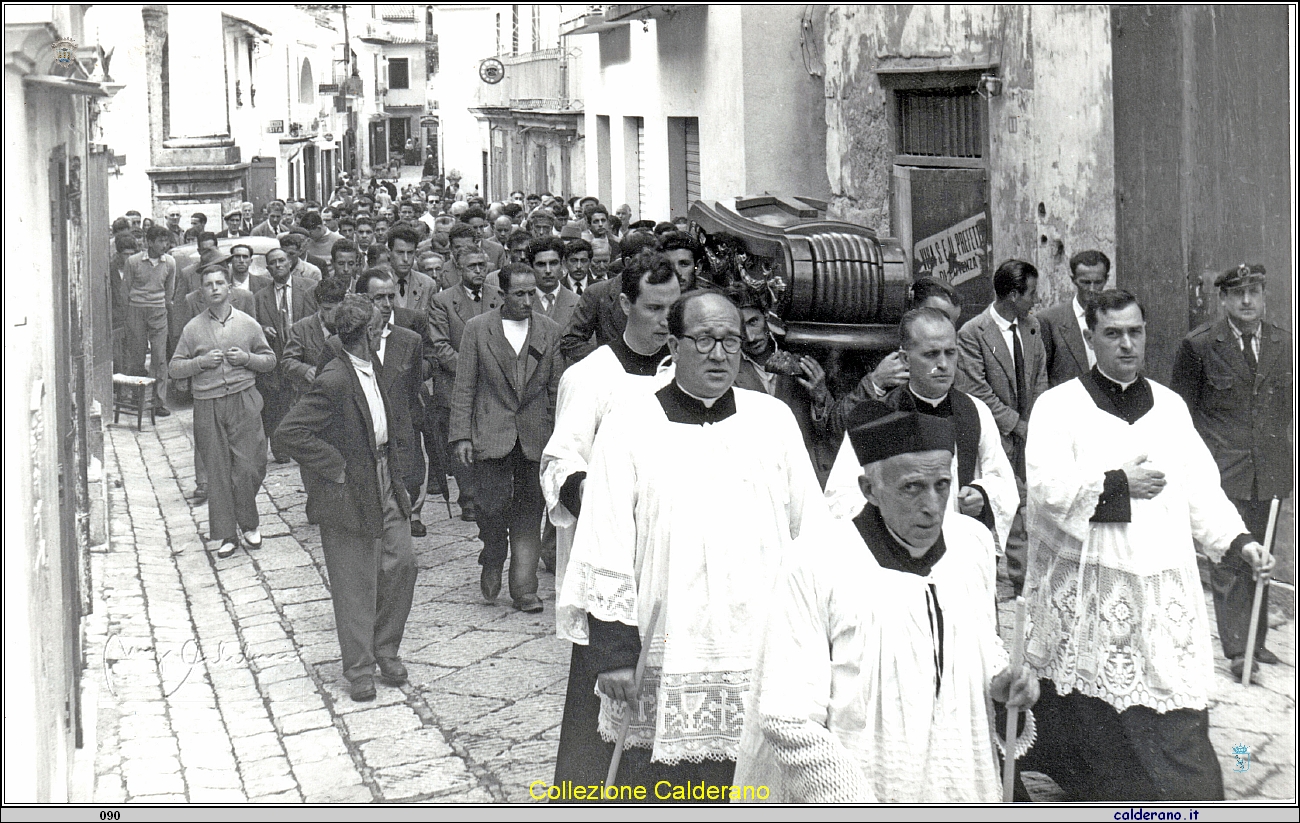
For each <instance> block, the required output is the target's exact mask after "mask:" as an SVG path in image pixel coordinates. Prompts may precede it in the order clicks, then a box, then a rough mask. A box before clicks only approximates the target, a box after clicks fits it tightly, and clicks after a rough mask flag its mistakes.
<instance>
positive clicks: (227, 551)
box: [217, 540, 239, 560]
mask: <svg viewBox="0 0 1300 823" xmlns="http://www.w3.org/2000/svg"><path fill="white" fill-rule="evenodd" d="M237 548H239V544H238V543H237V542H235V541H234V540H223V541H221V546H220V548H218V549H217V557H220V558H221V559H223V560H224V559H225V558H227V557H234V556H235V549H237Z"/></svg>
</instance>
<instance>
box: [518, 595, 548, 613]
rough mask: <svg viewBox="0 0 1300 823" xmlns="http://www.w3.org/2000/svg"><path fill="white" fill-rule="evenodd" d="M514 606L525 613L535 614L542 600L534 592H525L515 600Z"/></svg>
mask: <svg viewBox="0 0 1300 823" xmlns="http://www.w3.org/2000/svg"><path fill="white" fill-rule="evenodd" d="M515 608H516V609H518V610H519V611H521V612H524V613H525V614H537V613H538V612H540V611H541V610H542V600H541V598H540V597H538V596H537V595H535V594H526V595H524V596H523V597H521V598H519V599H518V600H516V601H515Z"/></svg>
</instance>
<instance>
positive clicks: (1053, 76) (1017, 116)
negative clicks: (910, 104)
mask: <svg viewBox="0 0 1300 823" xmlns="http://www.w3.org/2000/svg"><path fill="white" fill-rule="evenodd" d="M824 32H825V34H824V38H823V43H824V47H825V53H824V59H825V62H826V122H827V134H826V171H827V176H828V177H829V179H830V185H831V191H832V201H833V209H834V211H835V213H836V214H838V215H839V216H841V217H842V218H844V219H847V220H851V221H853V222H857V223H862V224H865V225H868V226H870V227H872V228H874V229H876V230H877V231H880V232H882V233H885V234H888V233H890V218H891V215H890V173H891V169H892V164H893V157H894V152H895V147H894V135H893V132H892V126H891V119H890V117H891V115H890V110H889V107H890V105H891V104H892V98H891V95H890V94H889V93H888V92H887V91H883V90H882V89H881V87H880V82H879V75H878V73H877V69H878V68H879V67H882V66H888V67H891V68H896V69H901V68H907V67H918V68H919V67H931V66H936V65H939V66H943V67H945V68H946V67H951V68H954V69H960V68H962V67H965V66H979V65H987V64H990V63H996V64H998V65H999V68H998V70H997V74H998V75H999V76H1000V77H1001V78H1002V80H1003V92H1002V95H1001V96H999V97H995V98H991V99H990V101H989V105H988V132H989V151H988V180H989V199H990V215H989V217H990V233H991V242H992V246H993V259H994V261H995V263H996V262H1000V261H1002V260H1005V259H1007V258H1010V257H1019V258H1021V259H1025V260H1029V261H1030V262H1033V263H1034V264H1035V265H1036V266H1038V268H1039V271H1040V272H1041V273H1042V274H1043V275H1044V276H1043V278H1042V280H1041V282H1040V283H1039V300H1040V304H1041V305H1050V304H1052V303H1055V302H1058V301H1060V300H1063V299H1065V298H1067V297H1069V296H1070V295H1071V294H1072V293H1073V287H1072V286H1071V285H1070V283H1069V267H1068V261H1069V257H1070V255H1071V254H1073V253H1075V252H1077V251H1081V250H1083V249H1088V248H1099V249H1101V250H1102V251H1104V252H1106V254H1107V255H1109V256H1110V257H1111V258H1112V259H1113V258H1114V256H1115V255H1114V247H1115V171H1114V165H1115V164H1114V124H1113V119H1112V113H1111V76H1110V63H1111V52H1110V12H1109V9H1108V8H1107V7H1105V6H1011V5H1003V6H963V5H950V6H906V5H902V6H865V5H831V6H828V7H827V9H826V13H825V20H824ZM1040 203H1041V204H1042V209H1039V204H1040Z"/></svg>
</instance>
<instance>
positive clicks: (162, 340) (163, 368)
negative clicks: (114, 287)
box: [126, 306, 169, 403]
mask: <svg viewBox="0 0 1300 823" xmlns="http://www.w3.org/2000/svg"><path fill="white" fill-rule="evenodd" d="M168 331H169V326H168V323H167V307H166V306H127V307H126V361H127V366H126V368H127V372H126V373H127V374H134V375H148V376H149V377H152V378H153V379H154V384H153V396H154V398H155V399H157V400H158V402H159V403H161V402H163V400H164V399H165V398H166V397H167V335H168ZM146 351H147V352H148V354H149V368H148V369H146V368H145V353H146Z"/></svg>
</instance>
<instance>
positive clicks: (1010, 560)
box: [1004, 438, 1029, 597]
mask: <svg viewBox="0 0 1300 823" xmlns="http://www.w3.org/2000/svg"><path fill="white" fill-rule="evenodd" d="M1012 439H1013V441H1014V440H1015V438H1012ZM1004 442H1005V441H1004ZM1017 447H1018V448H1020V449H1021V450H1022V451H1023V446H1020V445H1019V444H1018V443H1017ZM1016 491H1017V492H1019V493H1020V505H1019V506H1018V507H1017V508H1016V515H1015V517H1013V518H1012V519H1011V530H1010V531H1009V532H1007V545H1006V546H1005V547H1004V548H1005V552H1004V554H1005V555H1006V559H1007V579H1009V580H1010V581H1011V588H1012V590H1013V591H1014V592H1015V595H1016V596H1017V597H1019V596H1020V594H1021V592H1022V591H1023V590H1024V588H1025V568H1026V566H1028V564H1029V535H1028V534H1027V533H1026V531H1025V475H1024V470H1023V469H1021V473H1020V474H1018V475H1016Z"/></svg>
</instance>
